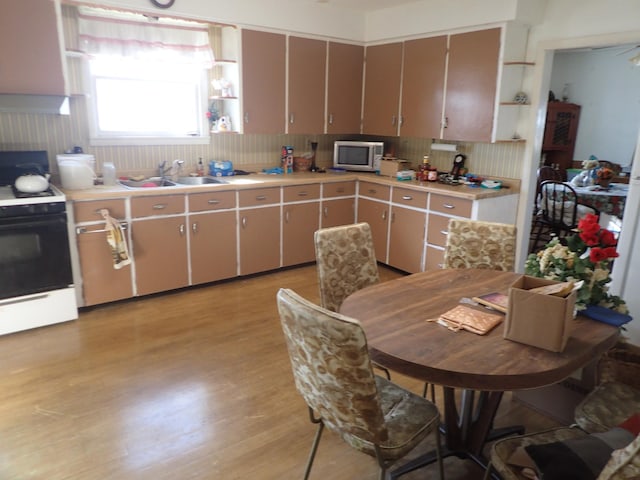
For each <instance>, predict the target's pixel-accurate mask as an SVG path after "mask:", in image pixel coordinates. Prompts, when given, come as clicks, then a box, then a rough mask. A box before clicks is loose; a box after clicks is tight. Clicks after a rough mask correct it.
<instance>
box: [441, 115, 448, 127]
mask: <svg viewBox="0 0 640 480" xmlns="http://www.w3.org/2000/svg"><path fill="white" fill-rule="evenodd" d="M447 127H449V117H444V120H443V121H442V128H447Z"/></svg>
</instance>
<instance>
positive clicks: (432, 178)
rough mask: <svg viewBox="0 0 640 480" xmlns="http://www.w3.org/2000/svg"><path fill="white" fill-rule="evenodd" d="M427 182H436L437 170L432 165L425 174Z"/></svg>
mask: <svg viewBox="0 0 640 480" xmlns="http://www.w3.org/2000/svg"><path fill="white" fill-rule="evenodd" d="M427 181H429V182H437V181H438V169H437V168H436V167H434V166H433V165H432V166H430V167H429V171H428V172H427Z"/></svg>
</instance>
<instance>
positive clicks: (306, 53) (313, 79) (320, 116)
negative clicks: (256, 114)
mask: <svg viewBox="0 0 640 480" xmlns="http://www.w3.org/2000/svg"><path fill="white" fill-rule="evenodd" d="M326 65H327V42H325V41H323V40H313V39H310V38H300V37H293V36H291V37H289V103H288V105H289V111H288V115H287V121H288V132H289V133H297V134H301V133H308V134H319V133H324V96H325V76H326V75H325V71H326V68H327V67H326Z"/></svg>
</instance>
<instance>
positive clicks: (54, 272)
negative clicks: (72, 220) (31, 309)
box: [0, 213, 73, 299]
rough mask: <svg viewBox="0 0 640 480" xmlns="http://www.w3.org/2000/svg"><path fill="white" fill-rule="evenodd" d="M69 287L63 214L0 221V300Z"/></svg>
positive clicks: (66, 241) (67, 251) (69, 274)
mask: <svg viewBox="0 0 640 480" xmlns="http://www.w3.org/2000/svg"><path fill="white" fill-rule="evenodd" d="M72 284H73V274H72V273H71V256H70V253H69V234H68V232H67V215H66V213H59V214H46V215H33V216H27V217H11V218H2V219H0V299H4V298H13V297H19V296H22V295H29V294H33V293H40V292H46V291H50V290H57V289H60V288H66V287H68V286H70V285H72Z"/></svg>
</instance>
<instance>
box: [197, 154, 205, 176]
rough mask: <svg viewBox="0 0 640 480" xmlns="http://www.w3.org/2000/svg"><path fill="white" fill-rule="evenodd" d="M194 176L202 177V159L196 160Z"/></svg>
mask: <svg viewBox="0 0 640 480" xmlns="http://www.w3.org/2000/svg"><path fill="white" fill-rule="evenodd" d="M196 174H197V175H198V176H199V177H204V163H202V157H200V159H199V160H198V165H197V166H196Z"/></svg>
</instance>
